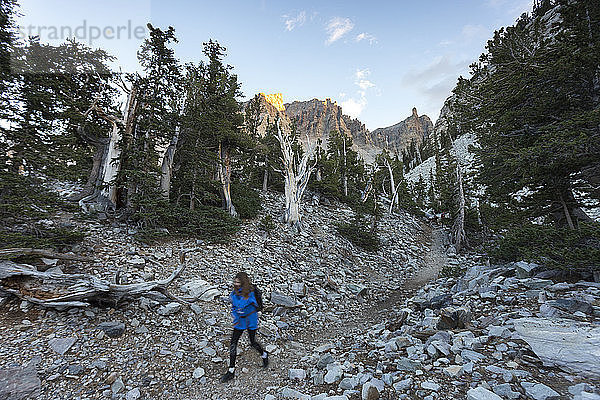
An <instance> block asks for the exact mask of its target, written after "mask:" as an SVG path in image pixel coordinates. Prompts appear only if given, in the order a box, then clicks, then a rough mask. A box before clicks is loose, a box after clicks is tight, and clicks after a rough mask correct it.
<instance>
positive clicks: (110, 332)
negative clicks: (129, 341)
mask: <svg viewBox="0 0 600 400" xmlns="http://www.w3.org/2000/svg"><path fill="white" fill-rule="evenodd" d="M98 329H100V330H102V331H104V333H105V334H106V336H108V337H111V338H117V337H119V336H121V335H122V334H123V332H125V324H124V323H122V322H119V321H112V322H102V323H101V324H100V325H98Z"/></svg>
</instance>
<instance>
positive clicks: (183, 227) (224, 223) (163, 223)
mask: <svg viewBox="0 0 600 400" xmlns="http://www.w3.org/2000/svg"><path fill="white" fill-rule="evenodd" d="M132 219H133V220H134V222H135V221H137V222H138V223H139V224H140V226H141V229H140V231H139V232H138V234H137V238H138V240H140V241H142V242H145V243H152V242H154V241H157V240H161V239H170V238H175V237H186V236H191V237H194V238H196V239H201V240H206V241H208V242H220V243H222V242H225V241H226V240H227V239H228V238H229V237H230V236H231V235H232V234H234V233H235V232H237V231H238V230H239V227H240V225H239V220H237V219H235V218H233V217H231V216H230V215H229V214H228V213H227V212H226V211H224V210H223V209H221V208H216V207H210V206H204V205H199V206H197V207H196V208H195V209H194V210H190V209H189V208H188V207H181V206H175V205H173V204H170V203H167V202H160V203H158V204H157V205H156V206H155V207H154V209H152V211H151V212H145V213H137V214H135V215H134V216H133V217H132Z"/></svg>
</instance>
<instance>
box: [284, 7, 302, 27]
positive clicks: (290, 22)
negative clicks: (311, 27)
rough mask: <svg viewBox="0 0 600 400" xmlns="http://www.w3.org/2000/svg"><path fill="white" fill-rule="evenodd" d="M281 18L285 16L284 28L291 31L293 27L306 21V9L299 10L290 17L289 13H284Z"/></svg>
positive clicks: (299, 25)
mask: <svg viewBox="0 0 600 400" xmlns="http://www.w3.org/2000/svg"><path fill="white" fill-rule="evenodd" d="M282 18H285V21H284V24H285V30H286V31H288V32H291V31H292V30H294V28H298V27H301V26H302V25H304V23H305V22H306V11H301V12H300V13H298V15H296V16H295V17H291V16H289V15H284V16H283V17H282Z"/></svg>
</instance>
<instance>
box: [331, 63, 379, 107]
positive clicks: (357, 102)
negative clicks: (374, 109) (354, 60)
mask: <svg viewBox="0 0 600 400" xmlns="http://www.w3.org/2000/svg"><path fill="white" fill-rule="evenodd" d="M369 75H371V71H370V70H369V69H368V68H363V69H360V68H359V69H357V70H356V71H355V72H354V84H355V85H356V86H357V87H358V89H359V90H357V91H356V96H353V97H350V98H348V99H346V100H344V101H342V110H343V112H344V114H346V115H349V116H351V117H352V118H358V116H359V115H360V114H361V113H362V111H363V110H364V109H365V107H367V104H368V100H367V91H368V90H369V89H373V88H377V86H376V85H375V84H374V83H373V82H371V81H370V80H369V79H367V77H368V76H369ZM341 94H342V93H340V95H341ZM343 95H344V96H343V97H346V93H343ZM340 97H342V96H340Z"/></svg>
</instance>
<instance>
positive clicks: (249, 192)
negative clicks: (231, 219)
mask: <svg viewBox="0 0 600 400" xmlns="http://www.w3.org/2000/svg"><path fill="white" fill-rule="evenodd" d="M231 200H232V201H233V205H234V206H235V210H236V211H237V213H238V216H239V217H240V218H242V219H252V218H256V217H257V216H258V213H259V211H260V210H261V209H262V205H261V201H260V194H259V193H258V191H256V190H254V189H252V188H251V187H250V186H247V185H245V184H243V183H239V182H237V183H232V184H231Z"/></svg>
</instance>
